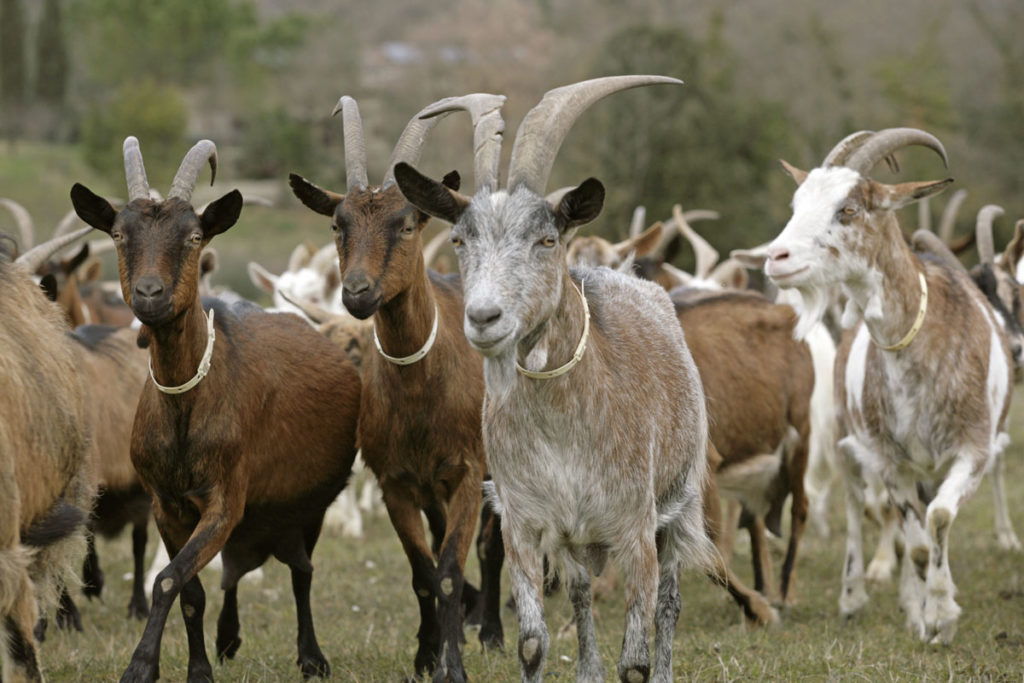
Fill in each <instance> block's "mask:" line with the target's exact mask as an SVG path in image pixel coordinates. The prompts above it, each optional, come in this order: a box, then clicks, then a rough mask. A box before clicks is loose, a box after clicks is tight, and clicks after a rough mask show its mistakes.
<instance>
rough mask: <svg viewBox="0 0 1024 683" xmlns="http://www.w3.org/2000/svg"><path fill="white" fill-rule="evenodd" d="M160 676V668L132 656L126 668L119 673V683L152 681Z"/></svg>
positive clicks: (149, 682) (146, 682)
mask: <svg viewBox="0 0 1024 683" xmlns="http://www.w3.org/2000/svg"><path fill="white" fill-rule="evenodd" d="M158 678H160V668H159V667H158V666H157V665H156V664H153V663H150V662H144V661H142V660H141V659H136V658H135V657H132V661H131V663H130V664H129V665H128V668H127V669H125V670H124V673H123V674H121V683H152V681H155V680H156V679H158Z"/></svg>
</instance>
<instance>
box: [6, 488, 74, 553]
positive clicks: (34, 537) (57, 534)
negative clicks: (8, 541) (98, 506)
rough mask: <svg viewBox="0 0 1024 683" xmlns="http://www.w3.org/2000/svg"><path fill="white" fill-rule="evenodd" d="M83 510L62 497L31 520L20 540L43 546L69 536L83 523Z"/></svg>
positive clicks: (35, 545)
mask: <svg viewBox="0 0 1024 683" xmlns="http://www.w3.org/2000/svg"><path fill="white" fill-rule="evenodd" d="M85 516H86V515H85V511H84V510H82V509H81V508H79V507H77V506H75V505H72V504H71V503H69V502H67V501H66V500H64V499H63V498H61V499H60V500H58V501H57V502H56V503H54V504H53V507H51V508H50V509H49V510H48V511H47V513H46V514H45V515H43V516H42V517H40V518H39V519H37V520H36V521H34V522H32V524H31V525H30V526H29V528H28V529H27V530H26V531H25V533H24V534H22V536H21V542H22V543H23V544H25V545H27V546H32V547H34V548H45V547H47V546H50V545H53V544H54V543H56V542H57V541H59V540H61V539H62V538H65V537H67V536H70V535H71V534H73V533H74V532H75V530H76V529H79V528H80V527H81V526H82V525H83V524H84V523H85Z"/></svg>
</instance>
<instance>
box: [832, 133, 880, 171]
mask: <svg viewBox="0 0 1024 683" xmlns="http://www.w3.org/2000/svg"><path fill="white" fill-rule="evenodd" d="M874 134H875V131H873V130H859V131H857V132H856V133H850V134H849V135H847V136H846V137H845V138H843V139H842V140H840V141H839V142H837V143H836V146H835V147H833V148H832V150H831V151H830V152H829V153H828V155H826V156H825V160H824V161H823V162H821V165H822V167H823V168H828V167H829V166H842V165H843V164H845V163H846V160H847V159H848V158H849V156H850V155H851V154H852V153H853V152H854V151H856V150H857V149H858V148H859V147H860V146H861V145H863V144H864V142H865V141H866V140H867V139H868V138H870V137H871V136H872V135H874Z"/></svg>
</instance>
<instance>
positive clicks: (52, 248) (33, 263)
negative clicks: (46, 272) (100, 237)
mask: <svg viewBox="0 0 1024 683" xmlns="http://www.w3.org/2000/svg"><path fill="white" fill-rule="evenodd" d="M91 230H92V227H90V226H88V225H87V226H85V227H84V228H80V229H78V230H75V231H74V232H71V233H68V234H67V235H62V236H61V237H56V238H54V239H51V240H47V241H46V242H43V243H42V244H40V245H39V246H36V247H32V248H31V249H29V250H28V251H26V252H25V253H24V254H22V255H21V256H19V257H18V259H17V260H16V261H15V263H16V264H17V265H18V266H19V267H21V268H23V269H24V270H25V271H26V272H28V273H34V272H36V271H37V270H39V266H41V265H43V263H45V262H46V260H47V259H48V258H50V257H51V256H53V255H54V254H56V253H57V252H58V251H60V250H61V249H63V248H65V247H66V246H68V245H69V244H71V243H72V242H74V241H76V240H80V239H82V238H83V237H85V236H86V235H88V234H89V232H90V231H91Z"/></svg>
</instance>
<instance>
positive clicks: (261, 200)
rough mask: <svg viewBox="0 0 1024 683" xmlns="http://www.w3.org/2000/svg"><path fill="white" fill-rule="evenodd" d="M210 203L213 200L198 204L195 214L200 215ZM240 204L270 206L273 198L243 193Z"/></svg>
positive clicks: (272, 203)
mask: <svg viewBox="0 0 1024 683" xmlns="http://www.w3.org/2000/svg"><path fill="white" fill-rule="evenodd" d="M212 203H213V202H212V201H210V202H206V203H205V204H203V205H202V206H200V207H199V208H198V209H196V215H197V216H202V215H203V212H204V211H206V209H208V208H209V207H210V204H212ZM242 204H243V205H244V206H266V207H272V206H274V200H273V199H267V198H266V197H257V196H250V195H243V196H242Z"/></svg>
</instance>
